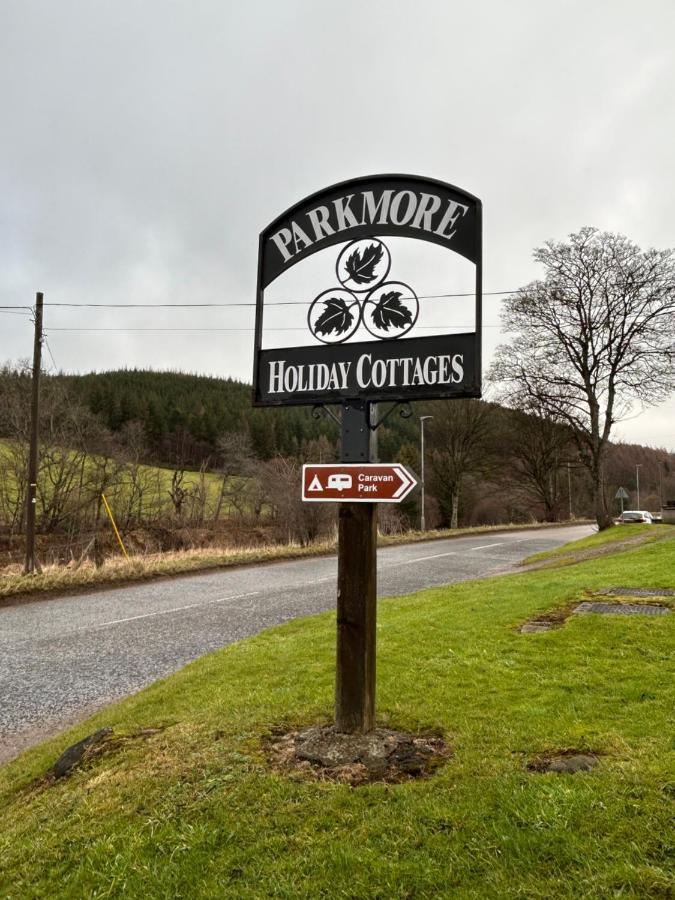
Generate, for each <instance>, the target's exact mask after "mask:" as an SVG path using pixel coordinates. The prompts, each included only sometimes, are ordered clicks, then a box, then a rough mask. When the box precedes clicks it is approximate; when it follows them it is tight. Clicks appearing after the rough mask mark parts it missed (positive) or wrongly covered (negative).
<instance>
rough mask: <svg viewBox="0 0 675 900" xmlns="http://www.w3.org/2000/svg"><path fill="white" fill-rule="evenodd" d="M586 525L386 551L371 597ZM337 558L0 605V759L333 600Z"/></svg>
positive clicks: (455, 573)
mask: <svg viewBox="0 0 675 900" xmlns="http://www.w3.org/2000/svg"><path fill="white" fill-rule="evenodd" d="M591 530H592V529H591V527H590V526H587V525H581V526H573V527H564V528H550V529H545V530H541V531H511V532H505V533H501V534H493V535H490V534H482V535H474V536H471V537H465V538H455V539H453V540H445V541H428V542H424V543H418V544H408V545H404V546H397V547H387V548H384V549H381V550H380V551H379V553H378V596H379V597H388V596H393V595H397V594H407V593H409V592H411V591H415V590H419V589H420V588H425V587H433V586H436V585H440V584H449V583H451V582H455V581H465V580H467V579H471V578H479V577H485V576H489V575H494V574H497V573H501V572H505V571H509V570H510V569H511V568H512V567H513V566H514V565H516V564H517V563H518V562H520V560H521V559H523V558H524V557H525V556H528V555H529V554H530V553H536V552H537V551H539V550H547V549H550V548H553V547H557V546H560V545H561V544H564V543H566V542H567V541H571V540H576V539H577V538H580V537H584V536H586V535H587V534H589V533H590V532H591ZM336 572H337V562H336V558H335V557H322V558H314V559H304V560H294V561H290V562H281V563H274V564H271V565H261V566H248V567H245V568H235V569H224V570H222V571H218V572H208V573H204V574H201V575H192V576H185V577H180V578H174V579H165V580H161V581H154V582H148V583H144V584H138V585H132V586H125V587H118V588H112V589H110V590H105V591H96V592H94V593H90V594H79V595H77V596H70V597H58V598H54V597H53V598H50V599H45V600H40V601H36V602H32V603H25V604H20V603H17V605H15V606H9V607H4V608H0V761H3V760H7V759H10V758H11V757H12V756H14V755H16V753H18V752H19V751H20V750H22V749H23V748H24V747H27V746H30V745H31V744H34V743H38V742H39V741H41V740H43V739H44V738H45V737H46V736H48V735H50V734H53V733H55V732H57V731H59V730H61V729H62V728H64V727H66V726H67V725H69V724H71V723H72V722H75V721H77V720H78V719H81V718H83V717H84V716H85V715H88V714H89V713H91V712H93V711H94V710H96V709H99V708H100V707H102V706H105V705H106V704H108V703H110V702H111V701H113V700H116V699H118V698H120V697H124V696H126V695H128V694H131V693H133V692H135V691H137V690H139V689H140V688H142V687H144V686H145V685H148V684H150V683H151V682H153V681H155V680H156V679H158V678H161V677H163V676H165V675H168V674H169V673H171V672H174V671H176V669H179V668H180V667H181V666H183V665H185V663H187V662H189V661H190V660H193V659H195V658H196V657H198V656H201V655H202V654H204V653H208V652H209V651H211V650H216V649H218V648H219V647H223V646H225V645H226V644H231V643H233V642H234V641H238V640H241V639H242V638H245V637H248V636H249V635H252V634H256V633H258V632H259V631H262V630H263V629H264V628H268V627H269V626H270V625H276V624H278V623H280V622H285V621H287V620H288V619H294V618H296V617H298V616H306V615H310V614H312V613H318V612H322V611H324V610H328V609H334V608H335V589H336V587H335V580H336Z"/></svg>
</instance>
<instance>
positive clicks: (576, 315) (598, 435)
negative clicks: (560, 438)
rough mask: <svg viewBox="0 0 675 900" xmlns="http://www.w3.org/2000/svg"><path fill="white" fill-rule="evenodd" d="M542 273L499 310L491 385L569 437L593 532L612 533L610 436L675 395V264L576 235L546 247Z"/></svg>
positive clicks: (622, 241) (600, 237)
mask: <svg viewBox="0 0 675 900" xmlns="http://www.w3.org/2000/svg"><path fill="white" fill-rule="evenodd" d="M534 258H535V260H537V261H538V262H540V263H542V264H543V265H544V266H545V269H546V272H545V277H544V280H543V281H535V282H533V283H532V284H529V285H527V286H526V287H524V288H522V289H521V290H519V291H518V292H517V293H516V294H514V295H513V296H512V297H509V298H508V299H507V300H506V302H505V310H504V313H503V316H502V319H503V323H504V326H505V328H506V330H507V331H509V332H512V333H513V334H514V337H513V339H512V340H511V341H510V343H508V344H503V345H501V346H500V347H498V349H497V355H496V358H495V361H494V363H493V365H492V368H491V370H490V374H489V377H490V379H491V380H492V381H493V382H494V383H495V384H496V385H497V387H498V391H499V393H500V396H501V399H502V400H504V401H505V402H507V403H509V404H510V405H512V406H516V407H520V408H524V409H527V408H528V407H529V405H530V404H532V403H535V404H536V405H537V406H538V407H539V408H540V409H541V410H543V411H544V413H545V414H546V415H548V416H550V417H552V418H554V419H556V420H557V421H559V422H564V423H567V424H568V425H570V426H571V428H572V434H573V437H574V439H575V440H576V441H577V443H578V445H579V449H580V452H581V458H582V460H583V462H584V464H585V465H586V466H587V467H588V469H589V472H590V475H591V481H592V486H593V505H594V510H595V517H596V520H597V523H598V527H599V528H601V529H602V528H606V527H608V526H609V525H610V524H611V517H610V513H609V509H608V504H607V498H606V496H605V491H604V487H603V466H604V462H605V456H606V451H607V446H608V441H609V437H610V434H611V430H612V426H613V425H614V424H615V422H617V421H619V420H620V419H622V418H625V416H626V415H627V414H628V412H629V411H630V409H631V408H632V407H633V406H634V405H635V404H636V403H640V404H642V405H652V404H655V403H659V402H661V401H663V400H664V399H665V398H666V397H667V396H668V394H669V393H670V391H672V389H673V386H674V385H675V341H674V340H673V329H674V327H675V256H674V253H673V251H672V250H646V251H643V250H641V249H640V248H639V247H638V246H637V245H636V244H634V243H632V242H631V241H630V240H628V238H626V237H623V236H622V235H617V234H611V233H609V232H599V231H598V230H597V229H595V228H583V229H582V230H581V231H580V232H579V233H578V234H572V235H570V236H569V240H568V241H567V242H566V243H563V242H559V243H558V242H555V241H548V242H547V243H546V244H545V245H544V246H543V247H541V248H539V249H537V250H536V251H535V253H534Z"/></svg>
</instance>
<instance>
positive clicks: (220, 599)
mask: <svg viewBox="0 0 675 900" xmlns="http://www.w3.org/2000/svg"><path fill="white" fill-rule="evenodd" d="M259 593H260V591H249V592H248V593H247V594H232V595H231V596H229V597H218V599H217V600H207V601H206V603H190V604H188V606H174V607H172V608H171V609H158V610H156V611H155V612H150V613H141V615H139V616H127V618H125V619H112V620H111V621H110V622H101V623H99V624H98V625H93V626H91V627H89V628H83V629H81V630H82V631H97V630H98V629H99V628H108V627H109V626H110V625H121V624H122V623H124V622H135V621H136V620H137V619H149V618H151V617H152V616H168V615H170V614H171V613H176V612H183V610H186V609H196V608H197V607H199V606H211V605H213V604H214V603H225V602H226V601H227V600H243V598H244V597H254V596H256V594H259Z"/></svg>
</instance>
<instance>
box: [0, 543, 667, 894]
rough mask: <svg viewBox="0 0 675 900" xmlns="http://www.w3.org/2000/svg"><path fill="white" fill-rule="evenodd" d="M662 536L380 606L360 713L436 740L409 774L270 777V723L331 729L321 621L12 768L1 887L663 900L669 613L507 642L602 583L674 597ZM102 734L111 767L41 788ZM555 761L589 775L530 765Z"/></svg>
mask: <svg viewBox="0 0 675 900" xmlns="http://www.w3.org/2000/svg"><path fill="white" fill-rule="evenodd" d="M622 533H623V534H624V535H625V532H623V531H622V529H614V530H613V531H612V532H611V539H614V540H617V539H618V538H620V536H621V534H622ZM654 533H656V529H655V532H654ZM659 535H660V539H659V540H656V541H651V542H648V543H644V544H641V545H634V546H631V545H629V546H625V545H621V543H620V542H619V544H618V545H617V552H616V553H614V554H612V555H609V554H604V555H602V556H598V557H596V558H594V559H592V560H587V561H584V562H580V563H577V564H570V565H565V566H561V567H555V568H543V569H539V570H536V571H529V572H524V573H522V574H517V575H509V576H504V577H500V578H496V579H491V580H484V581H477V582H467V583H464V584H459V585H455V586H452V587H447V588H442V589H432V590H428V591H423V592H421V593H418V594H415V595H411V596H406V597H399V598H395V599H391V600H386V601H383V602H382V603H381V604H380V607H379V625H378V642H379V646H378V667H379V668H378V719H379V722H380V723H382V724H386V725H388V726H389V727H396V728H401V729H408V730H414V731H420V732H430V731H431V732H434V733H437V734H442V735H443V736H445V738H446V740H447V741H448V742H449V743H450V745H451V746H452V750H453V753H452V757H451V758H450V759H449V760H448V761H447V762H446V763H445V765H444V766H443V767H442V768H440V769H439V770H438V771H437V772H436V774H435V775H433V776H432V777H430V778H428V779H420V780H416V781H410V782H408V783H402V784H398V785H384V784H373V785H370V786H365V787H359V788H353V787H350V786H348V785H345V784H336V783H331V782H326V781H315V780H312V779H310V778H309V777H308V776H300V775H297V776H295V777H293V778H291V777H289V776H287V775H282V774H279V773H277V772H275V771H273V770H272V769H271V768H270V766H269V764H268V762H267V760H266V757H265V755H264V752H263V743H264V740H265V738H266V736H268V735H269V734H270V733H271V731H272V730H273V729H275V728H279V727H282V728H291V727H300V726H305V725H309V724H311V723H315V722H328V721H330V719H331V715H332V700H333V678H334V650H335V647H334V645H335V637H334V631H335V618H334V616H332V615H323V616H319V617H315V618H311V619H306V620H303V621H295V622H291V623H288V624H287V625H284V626H282V627H279V628H274V629H271V630H269V631H266V632H264V633H263V634H261V635H260V636H258V637H256V638H254V639H251V640H247V641H243V642H241V643H239V644H236V645H233V646H231V647H228V648H226V649H224V650H222V651H219V652H217V653H215V654H212V655H210V656H207V657H204V658H202V659H200V660H198V661H197V662H195V663H193V664H191V665H189V666H187V667H186V668H185V669H183V670H182V671H181V672H179V673H177V674H176V675H174V676H172V677H170V678H168V679H166V680H164V681H161V682H158V683H157V684H155V685H153V686H152V687H150V688H148V689H147V690H145V691H143V692H141V693H140V694H138V695H136V696H134V697H131V698H129V699H127V700H125V701H123V702H122V703H119V704H116V705H115V706H112V707H110V708H109V709H108V710H106V711H104V712H102V713H100V714H98V715H97V716H95V717H94V718H93V719H90V720H89V721H87V722H85V723H83V724H81V725H80V726H78V727H77V728H75V729H73V730H71V731H70V732H69V733H68V734H65V735H63V736H61V737H60V738H58V739H56V740H52V741H50V742H49V743H48V744H45V745H44V746H42V747H40V748H37V749H35V750H32V751H30V752H28V753H26V754H24V755H23V756H22V757H20V758H19V759H18V760H15V761H14V762H12V763H11V764H9V765H8V766H6V767H4V768H3V769H0V896H3V897H12V898H14V897H16V898H18V897H29V896H30V897H38V896H41V897H42V896H44V897H50V898H53V897H85V896H86V897H122V896H124V897H143V898H155V897H157V898H160V897H162V898H173V897H190V898H201V897H203V898H212V897H232V898H258V897H280V898H281V897H283V898H297V897H307V898H322V897H325V898H335V897H350V898H387V900H388V898H412V897H415V898H436V897H449V898H476V900H479V898H480V900H483V898H516V897H517V898H555V900H559V898H569V900H577V898H580V897H584V898H609V897H618V896H621V897H635V898H657V897H658V898H667V897H671V896H672V895H673V890H674V889H675V882H674V880H673V870H672V867H671V866H672V855H671V854H672V838H673V830H672V818H671V815H672V801H673V793H674V791H675V784H674V783H673V747H672V742H671V737H670V736H671V735H672V724H673V722H672V711H673V705H674V704H673V700H674V699H675V697H674V690H673V678H672V674H673V673H672V650H673V645H674V644H673V637H674V633H675V613H670V614H668V615H664V616H659V617H656V616H631V617H628V616H599V615H571V616H570V617H569V618H568V619H567V621H566V622H565V623H564V625H563V626H562V627H560V628H557V629H556V630H552V631H549V632H546V633H542V634H521V633H520V631H519V626H520V625H521V624H522V623H524V622H526V621H527V620H529V619H532V618H535V617H537V616H541V615H542V614H545V613H550V612H551V611H553V610H555V609H559V608H563V607H565V608H567V607H570V605H571V604H572V603H573V602H576V601H577V600H579V601H580V600H583V599H589V598H592V597H594V596H596V595H597V594H598V592H600V591H602V590H604V589H607V588H610V587H633V588H636V587H642V588H644V587H650V588H654V589H659V588H661V589H672V588H673V587H675V576H674V574H673V573H674V572H675V529H672V528H666V527H665V526H664V528H663V530H660V531H659ZM582 549H583V548H582ZM672 600H673V598H672V597H670V598H665V599H664V600H663V601H662V602H665V603H671V602H672ZM103 726H110V727H112V728H113V729H114V735H115V736H116V738H117V740H116V742H113V743H112V744H111V751H110V752H109V753H108V754H105V755H102V756H100V757H98V758H96V759H92V760H90V761H89V762H88V763H87V764H85V765H84V766H83V767H82V768H81V769H80V770H78V771H76V772H75V774H73V775H72V776H71V777H69V778H64V779H62V780H61V781H57V782H56V783H54V784H52V785H48V784H46V783H44V782H43V781H42V780H41V778H42V776H43V775H44V773H45V771H46V770H47V769H48V767H49V766H50V765H51V764H52V763H53V762H54V760H55V758H56V757H57V756H58V754H59V753H60V752H61V751H62V750H63V749H64V748H65V747H67V746H68V745H69V744H72V743H73V742H74V741H76V740H78V739H80V738H82V737H83V736H84V735H86V734H89V733H91V732H92V731H94V730H95V729H97V728H101V727H103ZM147 729H158V730H157V731H156V732H148V731H147ZM144 730H146V731H145V733H143V732H144ZM571 748H575V749H578V750H582V751H585V752H591V753H594V754H596V755H597V757H598V759H599V764H598V766H597V767H596V768H595V769H593V770H592V771H589V772H579V773H577V774H574V775H561V774H554V773H548V774H542V773H539V772H534V771H530V770H529V769H528V763H529V762H531V761H533V760H535V759H536V758H538V757H539V756H540V755H542V754H547V753H550V752H552V751H555V750H563V751H564V750H569V749H571Z"/></svg>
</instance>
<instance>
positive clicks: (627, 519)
mask: <svg viewBox="0 0 675 900" xmlns="http://www.w3.org/2000/svg"><path fill="white" fill-rule="evenodd" d="M619 522H620V523H621V524H622V525H628V524H629V523H630V524H635V523H636V522H642V523H644V524H645V525H653V524H654V517H653V516H652V514H651V513H650V512H647V510H646V509H624V511H623V512H622V513H621V515H620V516H619Z"/></svg>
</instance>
